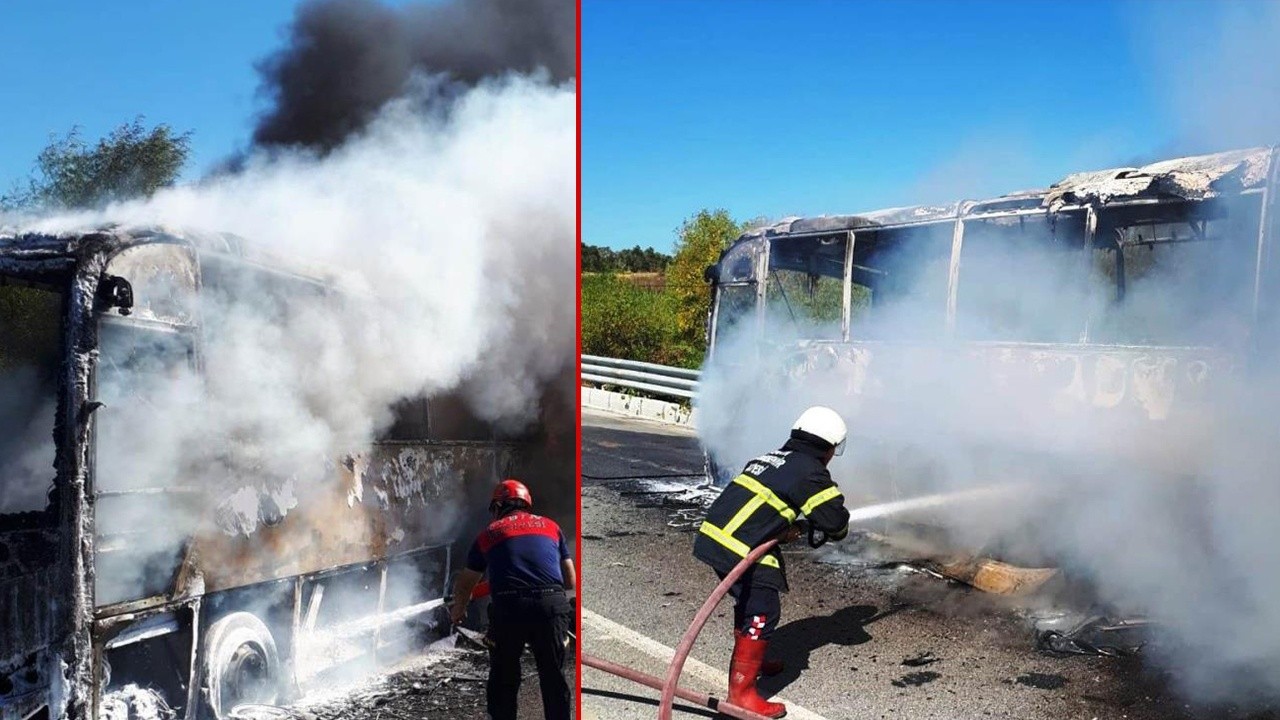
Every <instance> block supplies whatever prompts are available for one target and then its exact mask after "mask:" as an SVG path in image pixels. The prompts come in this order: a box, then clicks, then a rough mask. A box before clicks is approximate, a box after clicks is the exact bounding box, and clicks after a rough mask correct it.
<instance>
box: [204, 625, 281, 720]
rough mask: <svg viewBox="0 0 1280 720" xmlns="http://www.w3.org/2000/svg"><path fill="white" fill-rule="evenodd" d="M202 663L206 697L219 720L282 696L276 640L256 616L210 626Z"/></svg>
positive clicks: (268, 703) (270, 702) (269, 702)
mask: <svg viewBox="0 0 1280 720" xmlns="http://www.w3.org/2000/svg"><path fill="white" fill-rule="evenodd" d="M201 663H202V668H201V669H202V671H203V672H202V674H201V675H202V677H203V678H204V693H205V697H206V698H207V700H208V703H209V708H210V709H211V710H213V716H214V717H215V718H218V720H225V718H227V717H228V715H230V713H231V710H232V709H234V708H235V707H236V706H237V705H241V704H261V705H271V704H274V703H275V702H276V701H277V700H278V699H279V697H280V688H281V677H280V676H281V670H280V655H279V653H278V652H277V651H276V641H275V638H273V637H272V636H271V631H270V630H268V629H267V626H266V624H265V623H263V622H262V621H261V620H259V619H258V618H257V616H256V615H254V614H253V613H248V612H235V613H231V614H230V615H226V616H224V617H222V618H219V619H218V621H217V622H215V623H214V624H213V625H211V626H210V627H209V630H208V632H207V633H206V634H205V643H204V653H203V658H202V660H201Z"/></svg>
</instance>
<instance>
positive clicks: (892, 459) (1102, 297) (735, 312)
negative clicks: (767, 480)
mask: <svg viewBox="0 0 1280 720" xmlns="http://www.w3.org/2000/svg"><path fill="white" fill-rule="evenodd" d="M1278 174H1280V159H1278V157H1277V151H1276V150H1275V149H1274V148H1257V149H1249V150H1241V151H1232V152H1226V153H1219V154H1214V155H1207V156H1197V157H1189V158H1180V159H1176V160H1170V161H1165V162H1159V163H1155V164H1152V165H1148V166H1145V167H1141V168H1121V169H1115V170H1107V171H1101V172H1088V173H1080V174H1075V175H1071V176H1068V177H1066V178H1064V179H1063V180H1062V181H1060V182H1058V183H1056V184H1054V185H1053V186H1051V187H1049V188H1047V189H1042V190H1035V191H1028V192H1020V193H1015V194H1010V195H1006V196H1002V197H997V198H994V199H991V200H985V201H966V202H958V203H955V204H951V205H946V206H941V207H913V208H899V209H892V210H884V211H877V212H870V213H865V214H860V215H845V216H824V217H816V218H808V219H792V220H787V221H784V222H782V223H779V224H776V225H773V226H771V227H766V228H762V229H758V230H754V231H751V232H748V233H746V234H744V235H743V236H741V237H740V238H739V239H738V240H737V241H736V242H735V243H733V244H732V246H731V247H729V248H728V249H727V250H726V251H725V252H724V253H723V254H722V255H721V257H720V260H719V261H718V263H717V264H716V265H713V266H711V267H710V268H708V270H707V279H708V280H709V281H710V282H711V284H712V288H713V304H712V310H711V313H710V317H709V321H708V335H707V340H708V348H709V360H708V363H707V366H706V367H705V368H704V372H703V382H702V386H703V387H702V393H703V398H702V400H701V405H700V409H699V413H700V420H699V422H700V425H703V426H705V427H704V428H702V429H700V431H701V432H702V434H703V435H704V440H705V441H706V444H707V447H708V474H709V476H710V477H711V479H712V480H714V481H716V482H717V483H723V482H724V481H725V480H726V478H727V472H728V471H730V470H732V469H734V468H736V467H738V466H740V463H741V462H743V461H744V460H745V459H746V458H749V457H750V453H752V452H753V450H752V449H751V446H752V445H753V444H754V445H757V446H758V445H759V443H762V442H768V438H770V437H776V434H777V432H778V428H773V429H772V430H771V432H772V435H771V434H770V433H761V434H759V435H758V436H754V437H753V436H752V431H751V429H750V428H749V425H750V423H747V422H744V421H743V420H742V418H744V417H749V416H750V415H751V413H752V405H751V403H752V402H755V401H758V400H759V398H755V399H753V397H752V394H753V393H757V394H758V393H760V392H761V391H760V388H771V389H772V388H776V390H773V391H772V394H771V395H770V399H772V400H776V399H778V398H786V397H788V396H790V395H795V396H796V397H797V398H798V399H797V403H798V405H799V406H802V404H803V402H821V403H823V404H829V405H832V406H833V407H837V408H838V409H841V410H842V411H843V412H845V413H846V414H847V416H848V418H849V420H850V432H851V436H850V440H849V443H850V450H849V452H848V453H846V457H851V458H854V459H852V460H846V462H855V463H858V468H857V472H855V473H853V475H852V476H851V481H850V484H849V486H848V487H846V492H848V493H850V494H851V496H852V497H851V503H859V502H866V501H875V500H882V501H883V500H895V499H900V498H909V497H913V496H914V495H918V494H924V493H930V492H937V491H938V489H939V487H943V488H946V487H947V486H948V481H947V480H946V479H940V477H939V476H940V475H942V474H944V473H946V472H951V473H952V474H955V473H956V472H957V471H956V468H957V467H963V473H964V474H966V475H967V476H968V477H966V478H965V479H964V480H963V481H961V482H958V483H955V485H957V486H961V487H972V486H973V485H975V484H985V483H991V484H998V483H1001V482H1004V481H1005V480H1010V481H1012V480H1017V481H1024V480H1025V481H1031V482H1032V483H1033V484H1034V483H1035V482H1037V481H1038V480H1039V479H1040V478H1039V477H1037V475H1038V474H1040V473H1063V474H1070V473H1077V474H1079V475H1081V476H1084V475H1087V474H1088V473H1090V472H1102V471H1100V470H1099V468H1100V467H1102V466H1106V467H1107V470H1106V471H1105V472H1115V469H1116V468H1124V471H1123V472H1115V475H1114V481H1115V482H1122V479H1121V478H1123V476H1124V473H1126V472H1129V471H1134V472H1142V473H1146V474H1150V475H1153V476H1154V475H1166V476H1192V475H1194V474H1195V473H1196V468H1197V463H1198V462H1199V460H1200V458H1201V456H1202V455H1204V454H1207V450H1208V449H1209V448H1211V447H1212V445H1213V443H1214V442H1215V432H1218V431H1217V430H1216V429H1215V422H1216V419H1218V418H1219V417H1220V415H1221V411H1222V410H1223V409H1224V407H1225V406H1226V405H1228V404H1230V403H1232V402H1234V401H1235V400H1238V399H1239V397H1240V395H1239V391H1240V390H1241V389H1242V388H1243V389H1245V392H1248V389H1249V388H1250V387H1251V385H1250V383H1253V382H1255V381H1257V379H1258V378H1261V377H1267V378H1270V379H1271V380H1274V378H1275V371H1274V366H1275V360H1276V345H1275V340H1276V338H1277V321H1278V320H1280V318H1278V317H1277V308H1280V257H1277V256H1276V254H1275V250H1274V247H1275V243H1276V242H1277V238H1276V234H1277V229H1278V228H1280V225H1278V224H1277V217H1276V215H1277V213H1276V194H1277V193H1278V192H1280V186H1277V175H1278ZM753 366H754V367H753ZM1258 382H1260V381H1258ZM1274 385H1275V383H1274V382H1272V383H1271V386H1273V387H1274ZM782 410H783V408H779V407H777V405H776V404H775V405H773V406H770V410H769V412H770V413H774V414H777V415H778V416H779V417H783V416H789V415H788V414H787V413H788V412H790V411H792V410H796V408H786V412H782ZM736 438H742V441H737V440H736ZM944 455H945V456H946V457H945V458H943V457H942V456H944ZM961 456H963V458H964V459H963V460H960V459H958V458H960V457H961ZM943 465H947V466H949V467H948V468H946V469H940V466H943ZM836 474H837V477H838V476H839V473H838V472H837V473H836ZM979 478H981V479H982V480H979ZM1093 481H1098V482H1111V481H1112V480H1109V479H1098V478H1094V479H1093ZM1086 486H1087V485H1080V487H1086ZM1005 529H1006V530H1007V529H1009V528H1005ZM1022 537H1025V536H1022ZM968 539H969V540H973V538H972V537H971V538H968ZM980 544H981V545H983V546H984V547H985V548H987V549H990V548H991V547H993V545H998V544H999V543H998V542H995V541H993V540H992V538H990V537H987V538H981V543H980ZM1019 549H1020V550H1021V551H1023V552H1021V553H1019V552H1018V551H1011V552H1010V555H1012V556H1015V557H1016V556H1017V555H1019V554H1021V555H1022V557H1021V558H1016V559H1017V560H1018V561H1019V564H1032V563H1051V562H1053V560H1054V559H1053V558H1051V557H1044V556H1040V557H1036V554H1037V553H1035V552H1032V551H1028V550H1027V548H1026V547H1022V548H1019ZM1006 550H1008V548H1007V547H1006Z"/></svg>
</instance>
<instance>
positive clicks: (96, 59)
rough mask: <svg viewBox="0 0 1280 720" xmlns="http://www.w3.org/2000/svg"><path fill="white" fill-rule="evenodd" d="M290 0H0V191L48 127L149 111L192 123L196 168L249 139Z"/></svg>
mask: <svg viewBox="0 0 1280 720" xmlns="http://www.w3.org/2000/svg"><path fill="white" fill-rule="evenodd" d="M295 4H296V3H293V2H274V1H273V2H261V1H260V0H258V1H255V0H219V1H218V2H162V1H161V0H148V1H145V2H143V1H138V2H101V0H75V1H72V0H6V1H5V2H0V27H2V28H4V30H5V32H4V42H3V43H0V67H3V68H4V72H3V73H0V98H3V101H2V102H3V105H4V112H3V115H2V116H0V190H8V189H9V187H10V186H11V185H12V183H13V182H14V181H16V180H20V179H22V178H25V177H26V176H27V175H28V174H29V173H30V171H31V168H32V164H33V162H34V160H35V156H36V155H37V154H38V153H39V152H40V149H41V148H43V147H44V146H45V145H46V144H47V143H48V141H49V136H50V135H51V134H56V135H59V136H61V135H62V134H64V133H65V132H66V131H68V130H70V129H71V127H72V126H74V125H80V126H81V127H82V131H83V133H84V136H85V137H86V138H87V139H89V140H96V139H97V138H98V137H101V136H102V135H104V134H106V133H107V132H110V130H111V129H112V128H114V127H116V126H117V125H119V124H121V123H123V122H126V121H129V120H132V119H133V118H134V117H135V116H137V115H145V116H146V122H147V123H149V124H157V123H162V122H163V123H168V124H169V125H171V126H173V127H174V128H175V129H176V130H179V131H183V130H193V131H194V135H193V136H192V151H193V152H192V158H191V163H190V165H189V166H188V168H187V172H186V176H187V177H188V178H191V177H198V176H199V175H200V174H201V173H202V172H203V171H204V170H206V169H208V167H209V166H210V165H213V164H215V163H217V162H218V161H219V160H221V159H223V158H225V157H226V156H227V155H229V154H230V153H231V152H232V151H234V150H236V149H239V148H242V147H244V146H245V145H246V144H247V141H248V138H249V135H250V132H251V130H252V127H253V117H254V113H255V111H256V110H258V109H259V108H261V107H262V105H261V103H259V102H258V101H257V96H256V90H257V87H258V77H257V74H256V73H255V71H254V69H253V63H254V61H256V60H258V59H259V58H262V57H264V56H265V55H267V54H268V53H270V52H271V51H272V50H273V49H275V48H277V47H279V46H280V45H281V38H282V35H281V32H282V31H283V29H284V27H285V26H286V25H287V24H288V22H289V20H290V19H291V18H292V15H293V7H294V5H295Z"/></svg>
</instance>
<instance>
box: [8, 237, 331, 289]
mask: <svg viewBox="0 0 1280 720" xmlns="http://www.w3.org/2000/svg"><path fill="white" fill-rule="evenodd" d="M153 242H168V243H177V244H181V245H186V246H188V247H190V248H192V249H193V250H195V251H196V252H198V253H201V254H202V255H206V256H213V257H222V258H227V259H231V260H234V261H238V262H242V263H245V264H248V265H256V266H259V267H263V268H267V269H271V270H274V271H276V272H283V273H287V274H290V275H295V276H297V277H299V278H301V279H305V280H310V281H313V282H320V283H328V282H330V279H331V278H332V276H333V273H332V272H330V271H328V270H325V269H323V268H320V267H317V266H314V265H308V264H307V263H303V262H300V261H298V260H295V259H291V258H284V257H281V256H279V255H276V254H273V253H270V252H268V251H266V250H264V249H263V248H262V247H261V246H260V245H257V244H255V243H253V242H251V241H248V240H246V239H244V238H242V237H240V236H238V235H233V234H231V233H220V232H207V231H196V230H188V229H182V230H178V229H174V228H166V227H129V228H125V227H120V226H107V227H102V228H96V229H80V230H72V231H56V232H44V231H26V232H13V231H5V230H0V259H12V260H47V261H56V260H59V259H63V260H68V261H71V260H74V258H76V257H77V256H78V255H80V253H82V252H84V251H85V250H86V249H88V247H90V246H97V247H106V248H107V249H123V248H126V247H130V246H133V245H141V244H145V243H153Z"/></svg>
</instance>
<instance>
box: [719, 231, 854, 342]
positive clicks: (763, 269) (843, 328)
mask: <svg viewBox="0 0 1280 720" xmlns="http://www.w3.org/2000/svg"><path fill="white" fill-rule="evenodd" d="M839 235H843V236H844V267H843V269H842V271H841V274H840V275H839V276H835V275H821V277H830V278H836V277H838V278H839V280H840V283H841V288H840V337H839V338H838V341H839V342H848V341H849V312H850V309H851V308H850V304H851V286H850V277H851V273H852V271H853V251H854V244H855V242H856V240H855V235H856V231H855V230H853V229H846V230H817V231H812V232H803V233H794V234H788V235H780V236H775V237H771V238H768V239H767V240H766V241H765V243H764V249H763V252H761V257H760V261H759V267H758V269H757V272H756V280H755V284H756V292H757V298H756V311H757V315H758V317H757V327H758V323H761V322H763V318H764V313H765V312H766V311H767V309H768V303H769V288H768V285H769V282H768V281H769V277H770V276H771V274H772V273H773V270H774V267H773V244H774V243H775V242H778V241H779V240H785V241H786V242H795V241H802V240H808V239H812V238H825V237H835V236H839ZM784 269H785V268H784ZM741 284H743V283H741V282H736V283H725V284H724V285H717V288H716V297H717V306H718V305H719V302H718V299H719V289H720V288H721V287H726V286H729V285H741ZM714 328H715V329H716V330H717V332H715V333H713V336H714V335H716V334H718V329H719V325H718V324H717V325H715V326H714ZM806 339H807V340H814V341H822V340H826V341H828V342H830V341H831V340H832V338H806Z"/></svg>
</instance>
